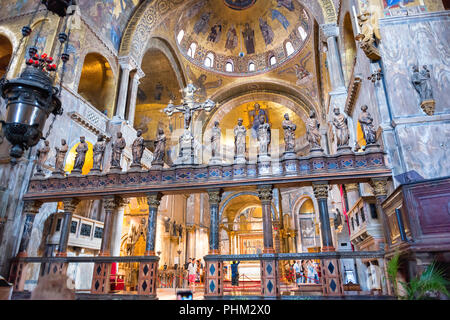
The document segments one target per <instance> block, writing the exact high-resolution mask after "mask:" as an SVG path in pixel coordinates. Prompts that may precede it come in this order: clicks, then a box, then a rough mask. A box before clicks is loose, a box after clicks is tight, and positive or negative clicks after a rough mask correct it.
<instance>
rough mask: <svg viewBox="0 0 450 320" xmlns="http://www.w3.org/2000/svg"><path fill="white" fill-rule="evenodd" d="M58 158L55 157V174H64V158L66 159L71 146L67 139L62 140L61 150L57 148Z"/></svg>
mask: <svg viewBox="0 0 450 320" xmlns="http://www.w3.org/2000/svg"><path fill="white" fill-rule="evenodd" d="M55 150H56V157H55V172H56V173H63V172H64V158H65V157H66V153H67V151H68V150H69V146H68V145H67V142H66V140H65V139H61V148H58V147H55Z"/></svg>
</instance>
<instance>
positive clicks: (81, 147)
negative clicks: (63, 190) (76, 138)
mask: <svg viewBox="0 0 450 320" xmlns="http://www.w3.org/2000/svg"><path fill="white" fill-rule="evenodd" d="M85 140H86V139H85V137H83V136H81V137H80V143H79V144H78V146H77V148H76V149H75V151H76V153H77V155H76V156H75V164H74V165H73V172H81V170H82V169H83V166H84V162H85V161H86V153H87V152H88V150H89V147H88V144H87V143H86V141H85Z"/></svg>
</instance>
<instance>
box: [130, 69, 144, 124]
mask: <svg viewBox="0 0 450 320" xmlns="http://www.w3.org/2000/svg"><path fill="white" fill-rule="evenodd" d="M143 77H145V74H144V72H143V71H142V70H141V69H137V70H136V72H135V73H134V75H133V78H132V80H131V81H132V82H131V91H130V107H129V111H128V124H129V125H130V126H132V127H133V125H134V115H135V113H136V98H137V93H138V88H139V84H140V82H139V80H140V79H142V78H143Z"/></svg>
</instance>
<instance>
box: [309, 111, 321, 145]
mask: <svg viewBox="0 0 450 320" xmlns="http://www.w3.org/2000/svg"><path fill="white" fill-rule="evenodd" d="M319 128H320V123H319V120H317V118H316V112H315V111H314V110H311V111H310V112H309V119H308V120H307V121H306V138H307V140H308V142H309V145H310V147H311V150H313V149H321V146H320V130H319Z"/></svg>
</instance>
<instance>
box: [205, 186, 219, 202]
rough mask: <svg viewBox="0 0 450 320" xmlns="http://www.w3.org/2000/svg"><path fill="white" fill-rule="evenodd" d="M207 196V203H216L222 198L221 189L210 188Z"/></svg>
mask: <svg viewBox="0 0 450 320" xmlns="http://www.w3.org/2000/svg"><path fill="white" fill-rule="evenodd" d="M207 192H208V196H209V204H210V205H213V204H216V205H218V204H219V203H220V201H221V200H222V199H221V198H222V189H210V190H208V191H207Z"/></svg>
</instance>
